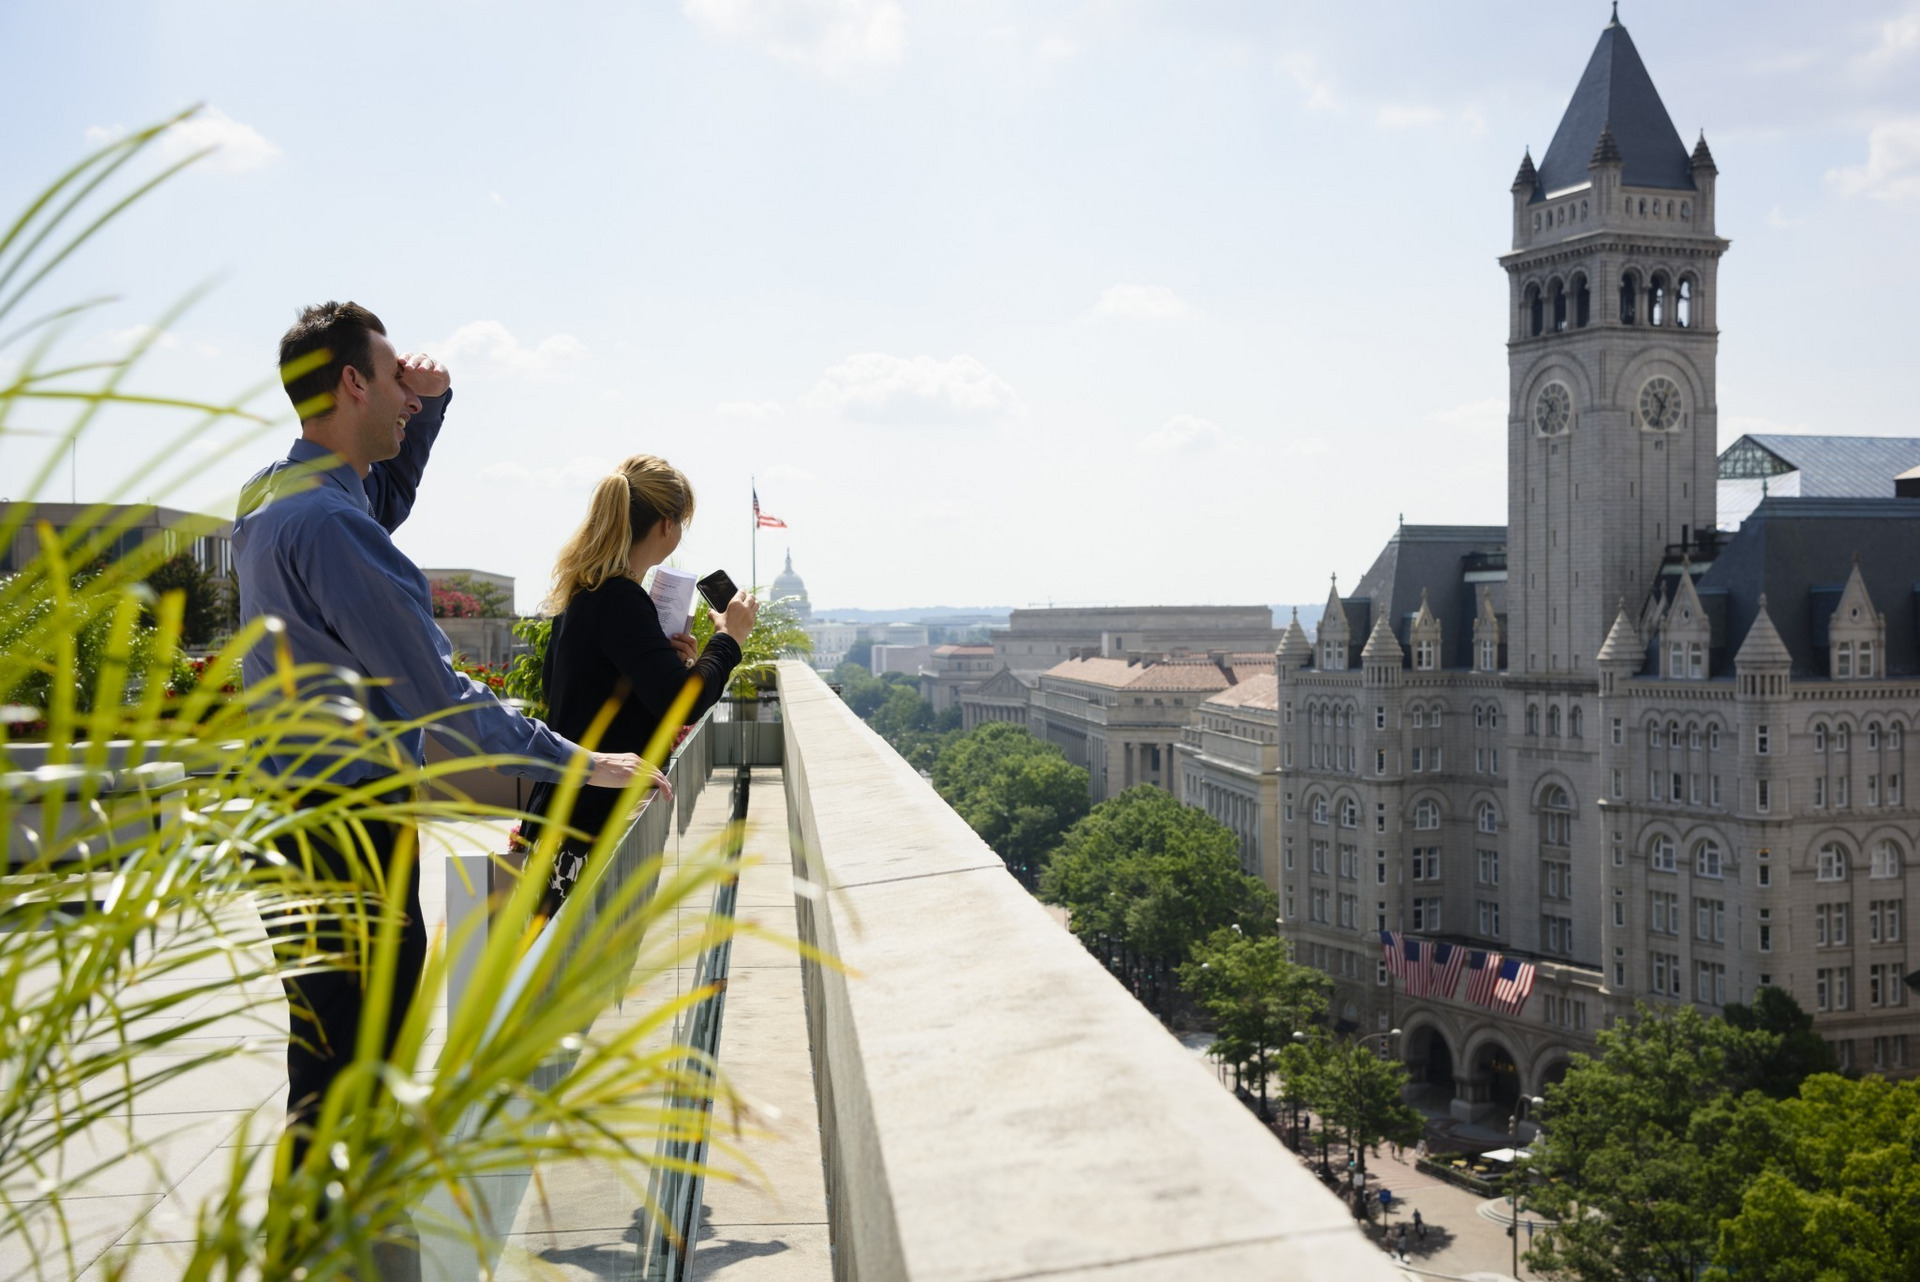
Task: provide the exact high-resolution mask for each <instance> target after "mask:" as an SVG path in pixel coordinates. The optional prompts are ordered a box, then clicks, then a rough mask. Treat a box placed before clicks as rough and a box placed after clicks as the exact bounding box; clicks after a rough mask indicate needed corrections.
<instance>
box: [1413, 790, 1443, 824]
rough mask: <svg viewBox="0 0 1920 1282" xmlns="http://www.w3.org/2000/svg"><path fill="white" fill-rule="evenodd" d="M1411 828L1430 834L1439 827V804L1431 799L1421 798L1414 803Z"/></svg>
mask: <svg viewBox="0 0 1920 1282" xmlns="http://www.w3.org/2000/svg"><path fill="white" fill-rule="evenodd" d="M1413 826H1414V827H1415V828H1417V829H1419V830H1420V831H1421V832H1431V831H1432V830H1433V829H1435V828H1438V827H1439V826H1440V803H1439V802H1437V801H1435V800H1434V799H1433V798H1432V797H1423V798H1421V799H1420V800H1419V801H1417V802H1415V803H1414V806H1413Z"/></svg>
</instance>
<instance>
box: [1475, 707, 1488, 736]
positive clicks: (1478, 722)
mask: <svg viewBox="0 0 1920 1282" xmlns="http://www.w3.org/2000/svg"><path fill="white" fill-rule="evenodd" d="M1473 728H1474V729H1475V730H1485V729H1486V728H1487V709H1486V707H1485V706H1484V705H1482V704H1478V703H1476V704H1474V705H1473Z"/></svg>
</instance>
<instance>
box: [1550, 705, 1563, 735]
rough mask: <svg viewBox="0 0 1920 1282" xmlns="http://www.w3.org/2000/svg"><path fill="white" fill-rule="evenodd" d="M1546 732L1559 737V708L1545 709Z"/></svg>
mask: <svg viewBox="0 0 1920 1282" xmlns="http://www.w3.org/2000/svg"><path fill="white" fill-rule="evenodd" d="M1547 733H1548V734H1550V735H1552V736H1553V737H1554V738H1556V739H1557V738H1559V737H1560V709H1558V708H1548V709H1547Z"/></svg>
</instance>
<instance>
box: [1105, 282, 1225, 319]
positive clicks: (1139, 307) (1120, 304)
mask: <svg viewBox="0 0 1920 1282" xmlns="http://www.w3.org/2000/svg"><path fill="white" fill-rule="evenodd" d="M1087 314H1088V315H1089V316H1097V317H1104V318H1106V319H1109V320H1148V321H1165V320H1187V319H1190V318H1191V317H1194V316H1198V315H1199V314H1200V313H1199V312H1198V311H1197V310H1196V309H1195V308H1194V307H1193V305H1192V304H1190V303H1188V302H1187V300H1186V299H1184V298H1182V297H1180V295H1178V294H1176V293H1174V292H1173V291H1172V290H1170V289H1168V288H1167V287H1166V286H1165V285H1111V286H1108V288H1107V290H1106V292H1105V293H1103V294H1101V295H1100V301H1099V302H1097V303H1095V304H1094V305H1093V310H1092V311H1090V312H1088V313H1087Z"/></svg>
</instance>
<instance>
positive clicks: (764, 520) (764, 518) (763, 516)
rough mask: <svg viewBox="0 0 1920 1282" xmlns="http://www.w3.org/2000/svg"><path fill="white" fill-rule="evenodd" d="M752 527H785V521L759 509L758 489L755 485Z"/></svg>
mask: <svg viewBox="0 0 1920 1282" xmlns="http://www.w3.org/2000/svg"><path fill="white" fill-rule="evenodd" d="M753 528H754V529H756V530H784V529H786V528H787V523H786V522H785V521H783V520H781V519H780V518H779V517H777V516H774V515H773V514H772V513H770V512H762V511H761V510H760V489H759V487H758V486H755V487H754V491H753Z"/></svg>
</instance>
